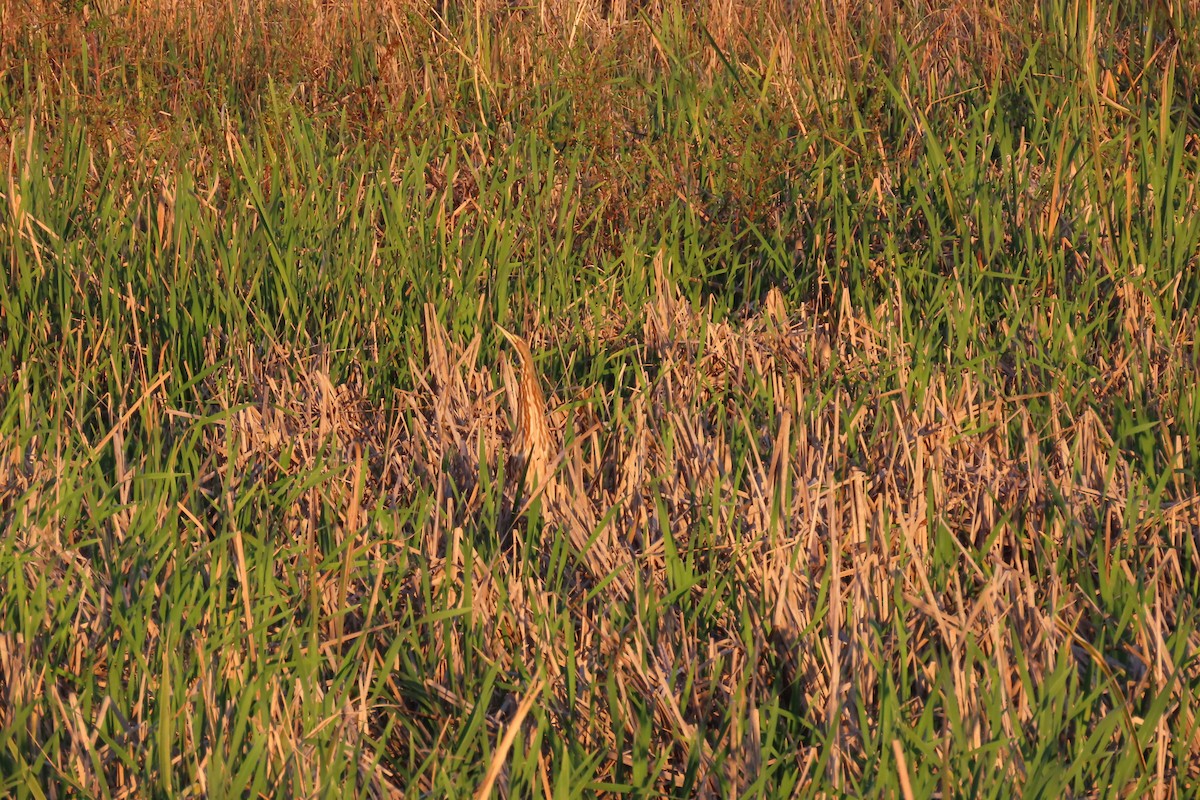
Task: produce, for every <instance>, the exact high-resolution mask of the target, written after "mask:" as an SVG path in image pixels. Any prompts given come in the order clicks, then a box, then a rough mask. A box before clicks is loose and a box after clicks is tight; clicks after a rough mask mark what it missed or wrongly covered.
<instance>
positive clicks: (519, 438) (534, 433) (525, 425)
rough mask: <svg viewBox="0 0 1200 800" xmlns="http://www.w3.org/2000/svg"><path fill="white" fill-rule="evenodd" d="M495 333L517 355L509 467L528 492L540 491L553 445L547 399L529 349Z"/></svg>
mask: <svg viewBox="0 0 1200 800" xmlns="http://www.w3.org/2000/svg"><path fill="white" fill-rule="evenodd" d="M496 329H497V330H498V331H500V333H502V334H504V338H506V339H508V343H509V344H511V345H512V347H513V349H514V350H515V351H516V352H517V360H518V362H519V367H520V369H519V371H518V373H517V400H516V406H517V407H516V408H514V409H513V416H514V417H515V418H516V430H515V431H514V435H513V443H512V447H513V454H512V459H511V460H510V466H511V467H512V469H513V473H514V474H519V473H520V472H524V474H525V484H526V490H527V492H532V491H535V490H536V489H540V488H543V487H544V486H545V483H546V480H547V479H548V478H549V477H550V474H549V473H550V458H551V454H552V453H553V452H554V450H555V448H554V444H553V441H552V439H551V436H550V425H549V424H548V423H547V422H546V397H545V395H544V394H542V385H541V378H540V377H539V376H538V372H537V368H536V367H535V366H534V363H533V353H532V351H530V349H529V345H527V344H525V341H524V340H523V339H522V338H521V337H520V336H517V335H516V334H515V333H510V332H509V331H506V330H505V329H504V328H502V327H500V326H499V325H497V326H496Z"/></svg>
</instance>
